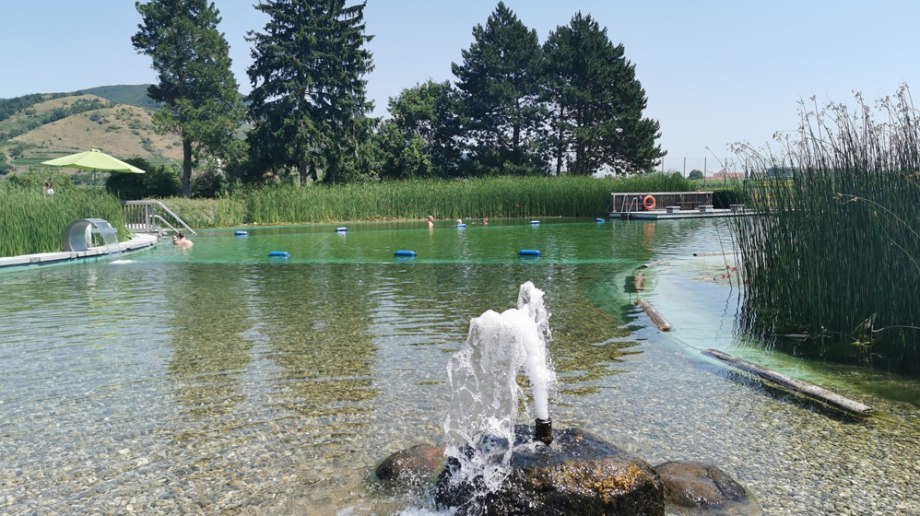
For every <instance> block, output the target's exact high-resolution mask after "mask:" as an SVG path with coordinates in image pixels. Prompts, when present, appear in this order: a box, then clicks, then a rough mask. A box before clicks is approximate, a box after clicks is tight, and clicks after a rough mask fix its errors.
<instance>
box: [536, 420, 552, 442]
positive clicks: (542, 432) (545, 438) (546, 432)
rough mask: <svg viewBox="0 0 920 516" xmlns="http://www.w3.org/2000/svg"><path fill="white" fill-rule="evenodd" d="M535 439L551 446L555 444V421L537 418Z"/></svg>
mask: <svg viewBox="0 0 920 516" xmlns="http://www.w3.org/2000/svg"><path fill="white" fill-rule="evenodd" d="M533 438H534V440H535V441H540V442H542V443H543V444H545V445H547V446H549V444H550V443H551V442H553V420H552V419H540V418H537V421H536V424H535V425H534V430H533Z"/></svg>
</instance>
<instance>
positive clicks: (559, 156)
mask: <svg viewBox="0 0 920 516" xmlns="http://www.w3.org/2000/svg"><path fill="white" fill-rule="evenodd" d="M564 119H565V105H564V104H563V103H562V99H560V100H559V118H558V119H557V121H556V125H557V127H558V129H557V132H556V176H559V175H561V174H562V149H564V148H565V142H563V141H562V133H563V130H562V121H563V120H564Z"/></svg>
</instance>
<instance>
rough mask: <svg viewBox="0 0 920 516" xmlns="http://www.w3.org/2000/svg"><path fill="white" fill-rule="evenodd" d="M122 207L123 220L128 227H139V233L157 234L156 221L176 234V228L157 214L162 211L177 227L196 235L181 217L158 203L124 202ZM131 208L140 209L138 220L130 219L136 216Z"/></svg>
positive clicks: (135, 212)
mask: <svg viewBox="0 0 920 516" xmlns="http://www.w3.org/2000/svg"><path fill="white" fill-rule="evenodd" d="M122 206H123V207H124V210H125V219H126V221H127V223H128V226H129V227H139V229H141V231H144V232H148V233H158V232H159V230H160V228H159V226H158V225H157V224H156V221H157V220H159V221H162V222H163V223H164V224H166V225H167V226H169V227H170V228H171V229H172V230H173V231H174V232H177V230H176V228H175V227H174V226H173V225H172V224H170V223H169V222H167V221H166V219H165V218H164V217H163V216H162V215H161V214H160V213H159V210H162V211H163V213H165V214H167V215H169V216H170V217H172V220H173V221H174V222H175V223H176V224H177V225H179V226H181V227H183V228H184V229H185V230H186V231H188V232H189V233H190V234H192V235H197V234H198V233H196V232H195V230H194V229H192V228H191V227H189V225H188V224H186V223H185V221H184V220H182V218H181V217H179V216H178V215H176V214H175V213H174V212H173V211H172V210H170V209H169V208H168V207H167V206H166V205H165V204H163V203H161V202H160V201H125V202H124V203H123V204H122ZM132 207H142V208H143V215H142V217H140V220H138V217H132V215H136V214H137V210H136V209H132Z"/></svg>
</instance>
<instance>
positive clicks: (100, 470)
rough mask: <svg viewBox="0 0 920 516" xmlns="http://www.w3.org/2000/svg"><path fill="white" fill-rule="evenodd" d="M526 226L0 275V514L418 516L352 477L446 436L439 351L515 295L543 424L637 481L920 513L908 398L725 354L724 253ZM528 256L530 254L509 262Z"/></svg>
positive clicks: (307, 234)
mask: <svg viewBox="0 0 920 516" xmlns="http://www.w3.org/2000/svg"><path fill="white" fill-rule="evenodd" d="M526 222H527V221H520V220H518V221H493V223H492V225H490V226H488V227H482V226H480V225H473V224H471V225H470V227H469V228H467V229H466V230H465V231H458V230H456V229H454V228H453V227H438V228H437V229H436V230H435V231H434V232H429V231H428V230H427V229H426V228H425V227H424V225H423V224H415V223H405V224H361V225H357V224H352V225H349V229H350V231H349V233H348V235H347V236H339V235H336V234H335V233H334V232H333V231H332V230H333V228H334V226H301V227H279V228H248V229H249V231H250V236H249V237H248V238H236V237H234V236H233V232H232V230H221V231H211V232H206V233H204V234H202V235H201V236H200V237H198V238H195V247H194V248H193V249H192V250H190V251H180V250H177V249H175V248H173V247H172V246H171V245H169V244H168V243H166V242H165V241H164V242H163V244H162V245H161V246H158V248H156V249H154V250H150V251H146V252H142V253H137V254H132V255H130V256H129V257H128V258H129V259H130V262H129V263H125V262H121V263H113V262H112V261H98V262H92V263H85V264H78V265H66V266H52V267H45V268H39V269H31V270H23V271H18V272H4V273H0V299H2V300H3V302H2V305H0V327H2V333H0V461H2V463H3V467H2V468H0V512H10V513H14V514H15V513H23V512H33V511H42V510H48V511H51V512H127V511H131V510H134V511H143V512H162V513H175V512H190V511H204V512H216V511H221V510H230V511H242V512H253V513H256V512H258V513H264V512H288V513H310V514H335V513H337V512H339V511H344V512H346V513H348V512H350V513H355V514H365V513H389V512H395V511H399V510H401V509H403V508H406V507H424V505H425V500H420V499H418V498H417V497H412V496H408V497H407V496H404V495H402V494H400V493H388V492H381V491H380V490H378V489H375V488H374V487H373V483H371V482H368V476H369V475H370V474H371V472H372V471H373V468H374V467H375V466H376V464H377V463H378V462H379V461H380V460H381V459H383V458H384V457H386V456H387V455H388V454H389V453H391V452H393V451H397V450H400V449H403V448H406V447H408V446H411V445H413V444H417V443H420V442H433V443H434V442H437V440H438V439H440V436H441V434H442V424H443V421H444V418H445V416H446V410H447V405H448V402H449V399H450V396H449V393H448V392H447V388H446V364H447V359H448V357H449V354H450V353H452V352H454V351H456V350H457V349H459V348H460V345H461V344H462V343H463V341H464V340H465V337H466V331H467V328H468V325H469V320H470V318H472V317H475V316H478V315H480V314H481V313H482V312H484V311H485V310H487V309H490V308H491V309H496V310H503V309H505V308H509V307H511V306H513V305H514V303H515V301H516V296H517V291H518V287H519V285H520V284H521V283H523V282H525V281H527V280H531V281H533V282H534V283H535V284H536V285H537V287H539V288H540V289H542V290H544V291H545V292H546V303H547V305H548V308H549V309H550V311H551V312H552V314H553V316H552V318H551V320H550V324H551V326H552V328H553V333H554V338H555V340H554V342H553V343H552V344H551V345H550V354H551V356H552V359H553V361H554V364H555V366H556V369H557V372H558V375H559V382H560V390H559V392H558V393H556V395H555V396H553V397H552V398H551V413H552V415H553V418H554V420H555V421H556V426H557V427H565V426H581V427H584V428H586V429H588V430H590V431H592V432H594V433H596V434H598V435H600V436H602V437H604V438H607V439H609V440H611V441H612V442H614V443H616V444H617V445H619V446H621V447H623V448H625V449H627V450H629V451H631V452H633V453H635V454H637V455H639V456H641V457H643V458H645V459H646V460H648V461H649V462H651V463H652V464H656V463H658V462H662V461H665V460H672V459H691V460H706V461H711V462H714V463H715V464H717V465H719V466H721V467H722V468H723V469H725V470H726V471H727V472H729V473H730V474H731V475H733V476H734V477H735V478H737V479H738V480H739V481H741V482H742V483H743V484H745V485H746V486H747V487H748V488H749V489H750V490H751V491H752V493H753V494H754V496H755V497H756V499H757V500H758V502H759V503H760V504H761V505H762V506H763V508H764V510H765V512H767V513H771V514H784V513H789V512H811V513H821V512H829V511H836V512H846V511H850V512H853V513H867V512H868V513H871V512H881V513H917V512H920V494H918V490H917V488H916V485H917V482H918V480H920V469H918V468H920V466H918V464H920V444H918V443H920V423H918V417H917V416H918V414H920V409H918V406H917V399H916V394H917V393H918V392H920V388H918V382H916V381H914V380H908V379H904V378H899V377H892V376H889V375H884V374H878V373H868V372H866V371H864V370H861V369H856V368H838V367H830V366H823V365H815V364H810V363H805V362H801V361H798V360H795V359H792V358H789V357H785V356H782V355H777V354H770V353H764V352H762V351H760V349H759V348H758V347H752V346H749V345H748V343H746V342H745V341H744V340H743V339H740V338H738V337H736V336H735V335H734V332H733V321H734V314H735V311H736V309H737V304H738V299H737V289H733V288H732V287H731V286H730V284H729V283H728V282H727V280H726V279H725V278H721V277H720V276H721V274H722V273H723V269H724V266H725V262H724V261H723V259H722V258H720V257H715V258H714V257H706V258H694V257H692V253H693V252H698V251H720V250H721V249H723V245H722V244H720V238H721V239H722V240H723V243H724V245H725V246H726V247H727V246H728V245H729V244H728V242H727V241H725V239H726V238H727V237H728V230H727V229H726V227H725V226H724V223H722V222H713V221H669V222H666V223H658V224H657V225H655V224H648V223H638V222H620V221H616V222H612V223H606V224H595V223H593V222H573V221H562V220H546V221H544V223H543V224H542V225H540V226H539V227H531V226H530V225H529V224H527V223H526ZM521 248H533V249H540V250H541V251H543V256H542V257H541V258H540V259H538V260H532V259H523V260H522V259H520V258H518V256H517V251H518V250H519V249H521ZM396 249H412V250H415V251H416V252H417V253H418V258H417V259H416V260H412V261H399V260H396V259H394V258H393V251H394V250H396ZM271 250H284V251H288V252H289V253H290V254H291V257H290V258H289V259H288V260H272V259H269V258H268V257H267V254H268V252H269V251H271ZM645 263H652V264H653V265H652V267H651V268H650V269H649V270H648V271H647V272H646V277H647V281H646V283H647V284H648V285H649V289H648V294H647V295H646V297H647V299H649V300H650V301H651V302H652V303H653V304H655V306H657V307H658V308H659V309H660V310H661V312H662V314H663V315H664V316H665V317H666V318H667V319H669V320H670V321H671V322H672V324H674V327H675V330H674V332H673V333H672V334H661V333H658V332H657V331H656V330H655V329H654V327H650V326H649V322H648V320H647V319H646V318H645V316H644V315H643V314H641V313H637V312H636V310H635V308H634V307H633V306H632V302H633V300H634V295H633V294H631V293H628V292H627V291H626V290H627V285H628V284H629V283H630V282H631V280H630V278H631V274H632V272H633V270H634V269H635V268H636V267H637V266H639V265H640V264H645ZM707 347H719V348H722V349H728V350H730V351H731V352H733V353H735V354H738V355H742V356H746V357H748V358H751V359H753V360H756V361H758V362H760V363H766V364H768V365H770V366H773V367H776V368H778V369H781V370H783V371H784V372H787V373H789V374H794V375H796V376H799V377H802V378H805V379H808V380H811V381H815V382H818V383H821V384H822V385H828V386H832V387H834V388H835V389H838V390H840V391H841V392H843V393H844V394H847V395H850V396H853V397H855V398H857V399H860V400H861V401H864V402H866V403H869V404H871V405H873V406H875V407H877V409H878V410H879V411H880V415H879V416H877V417H875V418H872V419H871V420H869V421H867V422H863V423H859V422H851V421H846V420H841V419H839V418H829V417H827V416H826V415H824V414H822V413H821V412H820V411H819V410H817V409H816V408H815V407H813V406H809V405H807V404H803V403H800V402H797V401H795V400H793V399H790V398H789V397H788V396H785V395H783V394H779V393H775V392H772V391H770V390H766V389H764V388H763V387H762V386H761V385H760V384H759V383H758V382H756V381H753V380H751V379H749V378H747V377H745V376H741V375H738V374H735V373H733V372H732V371H731V370H729V369H726V368H724V367H722V366H721V365H718V364H716V363H714V362H712V361H710V360H708V359H706V358H704V357H703V356H702V355H701V354H700V353H699V351H698V350H699V349H705V348H707ZM832 375H833V376H832ZM892 393H894V394H892Z"/></svg>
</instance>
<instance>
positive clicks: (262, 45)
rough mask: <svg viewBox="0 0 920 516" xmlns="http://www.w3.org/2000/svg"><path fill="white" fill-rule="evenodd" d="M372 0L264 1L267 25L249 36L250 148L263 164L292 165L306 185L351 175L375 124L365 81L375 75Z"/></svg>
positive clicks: (271, 166) (262, 8) (260, 6)
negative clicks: (351, 1)
mask: <svg viewBox="0 0 920 516" xmlns="http://www.w3.org/2000/svg"><path fill="white" fill-rule="evenodd" d="M365 4H366V2H362V3H359V4H356V5H351V6H347V5H346V4H345V0H263V1H262V2H260V3H259V4H258V5H256V9H258V10H259V11H261V12H263V13H265V14H267V15H268V16H269V21H268V22H267V23H266V25H265V28H264V31H263V32H261V33H256V32H254V31H253V32H250V33H249V41H251V42H252V43H254V46H253V49H252V57H253V64H252V66H250V68H249V69H248V71H247V73H248V74H249V79H250V81H251V83H252V86H253V89H252V92H251V93H250V95H249V101H250V108H249V116H250V118H251V120H252V121H253V123H254V128H253V130H252V131H251V132H250V134H249V141H250V149H252V151H253V153H254V158H255V161H256V162H257V163H261V164H262V165H263V166H264V167H265V168H267V169H271V170H279V169H283V168H288V167H292V168H294V169H295V170H296V171H297V173H298V175H299V177H300V181H301V184H304V183H306V182H307V180H308V179H313V180H317V178H318V172H317V171H318V170H319V169H322V170H323V178H324V180H325V181H327V182H335V181H336V178H337V176H341V175H343V174H344V173H345V172H346V171H348V170H353V168H354V167H355V166H356V165H355V163H356V161H357V159H358V147H359V145H360V144H361V143H362V142H363V140H364V139H365V136H366V134H367V131H368V130H369V127H370V124H368V123H367V120H366V117H365V115H366V114H367V112H368V111H370V110H371V108H372V105H371V104H370V103H369V102H368V101H367V100H366V93H365V91H366V81H365V79H364V76H365V75H366V74H368V73H370V72H371V71H372V70H373V63H372V59H371V54H370V52H369V51H367V50H366V49H365V48H364V45H365V43H367V42H368V41H370V39H371V37H370V36H366V35H365V34H364V7H365Z"/></svg>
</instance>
